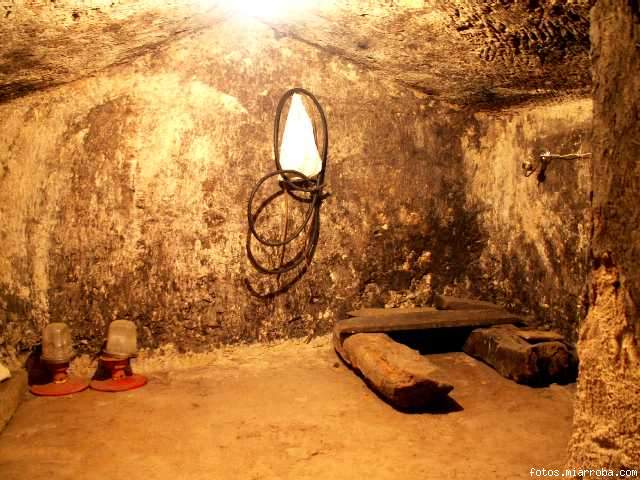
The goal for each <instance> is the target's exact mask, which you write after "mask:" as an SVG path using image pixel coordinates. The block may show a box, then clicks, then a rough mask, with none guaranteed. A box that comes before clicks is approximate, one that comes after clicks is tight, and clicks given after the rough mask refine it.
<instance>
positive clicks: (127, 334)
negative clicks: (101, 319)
mask: <svg viewBox="0 0 640 480" xmlns="http://www.w3.org/2000/svg"><path fill="white" fill-rule="evenodd" d="M137 351H138V333H137V331H136V325H135V323H133V322H131V321H129V320H114V321H113V322H111V324H110V325H109V333H108V335H107V348H106V349H105V353H107V354H108V355H113V356H114V357H123V358H124V357H132V356H134V355H135V354H136V352H137Z"/></svg>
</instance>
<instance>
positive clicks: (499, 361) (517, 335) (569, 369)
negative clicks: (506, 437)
mask: <svg viewBox="0 0 640 480" xmlns="http://www.w3.org/2000/svg"><path fill="white" fill-rule="evenodd" d="M534 333H535V331H534ZM538 333H540V331H538ZM523 336H525V337H526V336H527V334H526V333H525V334H523V333H522V332H520V331H518V330H517V329H515V328H508V327H507V328H505V327H502V326H500V327H492V328H482V329H477V330H474V331H473V332H471V335H469V338H468V339H467V341H466V342H465V344H464V347H463V350H464V352H465V353H467V354H468V355H471V356H473V357H475V358H478V359H480V360H482V361H483V362H485V363H487V364H488V365H490V366H492V367H493V368H494V369H495V370H496V371H497V372H498V373H500V375H502V376H503V377H506V378H510V379H511V380H514V381H516V382H518V383H524V384H528V385H545V384H550V383H553V382H559V383H565V382H570V381H573V380H574V379H575V375H576V373H577V372H576V367H577V365H576V359H575V357H574V354H573V352H572V351H571V350H570V349H569V348H568V347H567V346H566V345H565V344H564V343H563V342H560V341H557V340H553V341H536V342H532V343H530V342H528V341H527V340H525V339H524V338H523ZM540 336H541V335H535V334H534V335H533V336H532V337H531V338H533V339H539V338H540Z"/></svg>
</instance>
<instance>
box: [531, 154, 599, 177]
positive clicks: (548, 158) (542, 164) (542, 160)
mask: <svg viewBox="0 0 640 480" xmlns="http://www.w3.org/2000/svg"><path fill="white" fill-rule="evenodd" d="M590 156H591V152H589V153H579V152H578V153H569V154H566V155H559V154H555V153H551V152H549V151H546V152H544V153H542V154H540V156H539V162H538V164H535V163H533V162H531V161H529V160H525V161H524V162H522V172H523V174H524V176H525V177H530V176H531V175H532V174H533V173H534V172H536V171H537V172H538V175H537V178H538V181H539V182H544V181H545V179H546V178H547V177H546V171H547V168H548V167H549V165H550V164H551V162H552V161H553V160H577V159H579V158H585V157H590Z"/></svg>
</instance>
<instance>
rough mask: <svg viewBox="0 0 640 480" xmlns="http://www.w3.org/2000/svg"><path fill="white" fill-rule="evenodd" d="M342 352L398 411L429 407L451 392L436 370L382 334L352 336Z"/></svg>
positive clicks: (346, 341) (409, 350)
mask: <svg viewBox="0 0 640 480" xmlns="http://www.w3.org/2000/svg"><path fill="white" fill-rule="evenodd" d="M343 352H344V353H343V358H344V360H345V361H346V362H347V363H349V364H350V365H351V366H352V367H353V368H355V369H357V370H359V371H360V372H361V373H362V375H363V376H364V377H365V379H366V380H367V383H368V384H369V385H370V386H371V388H373V389H374V390H375V391H376V392H378V393H379V394H380V395H381V396H382V397H384V398H385V399H386V400H388V401H389V403H391V404H392V405H393V406H395V407H397V408H399V409H402V410H410V409H418V408H424V407H428V406H429V404H431V403H432V402H434V401H437V400H438V399H442V398H443V397H444V396H446V395H447V394H448V393H449V392H450V391H451V390H453V386H452V385H450V384H448V383H446V382H444V381H442V380H441V379H440V374H439V369H438V367H436V366H435V365H433V364H432V363H431V362H429V361H428V360H427V359H425V358H424V357H423V356H422V355H420V354H419V353H418V352H416V351H415V350H412V349H411V348H409V347H407V346H405V345H402V344H400V343H398V342H394V341H393V340H392V339H391V338H389V336H387V335H385V334H383V333H359V334H355V335H352V336H350V337H349V338H347V339H346V340H345V341H344V344H343Z"/></svg>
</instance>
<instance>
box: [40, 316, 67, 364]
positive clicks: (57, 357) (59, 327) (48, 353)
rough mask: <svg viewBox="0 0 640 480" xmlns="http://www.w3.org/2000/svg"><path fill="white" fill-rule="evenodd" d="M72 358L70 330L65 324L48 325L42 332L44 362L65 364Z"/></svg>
mask: <svg viewBox="0 0 640 480" xmlns="http://www.w3.org/2000/svg"><path fill="white" fill-rule="evenodd" d="M71 358H73V343H72V341H71V330H70V329H69V326H68V325H67V324H66V323H58V322H56V323H50V324H49V325H47V326H46V327H45V328H44V331H43V332H42V359H43V360H44V361H45V362H51V363H65V362H68V361H70V360H71Z"/></svg>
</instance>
